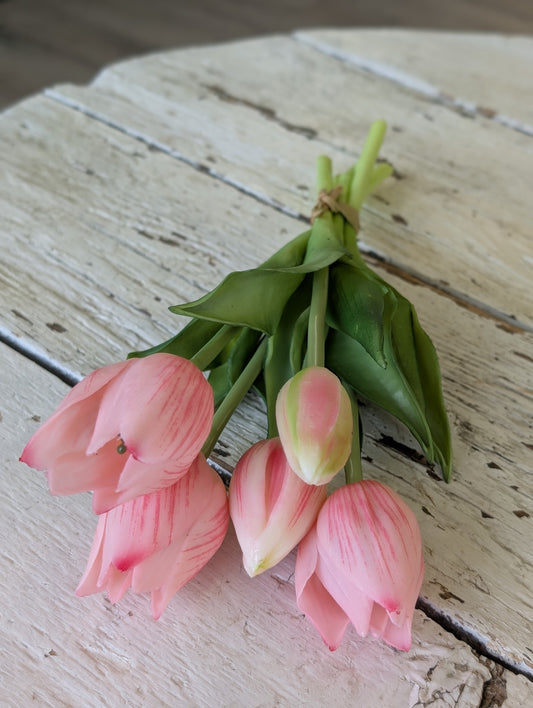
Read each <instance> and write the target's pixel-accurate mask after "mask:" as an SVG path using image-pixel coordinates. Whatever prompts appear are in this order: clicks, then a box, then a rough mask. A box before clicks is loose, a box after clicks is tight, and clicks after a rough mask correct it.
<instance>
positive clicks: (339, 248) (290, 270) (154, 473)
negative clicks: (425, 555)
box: [21, 121, 452, 649]
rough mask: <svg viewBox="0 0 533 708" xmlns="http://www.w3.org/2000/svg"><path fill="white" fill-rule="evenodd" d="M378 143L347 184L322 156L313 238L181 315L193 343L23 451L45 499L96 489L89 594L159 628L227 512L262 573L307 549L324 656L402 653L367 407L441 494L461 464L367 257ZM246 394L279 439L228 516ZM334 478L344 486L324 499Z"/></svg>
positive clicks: (174, 348)
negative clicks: (361, 245) (147, 611)
mask: <svg viewBox="0 0 533 708" xmlns="http://www.w3.org/2000/svg"><path fill="white" fill-rule="evenodd" d="M384 135H385V123H384V122H383V121H377V122H376V123H374V124H373V125H372V127H371V129H370V132H369V135H368V137H367V140H366V142H365V144H364V147H363V150H362V152H361V155H360V157H359V159H358V161H357V162H356V164H355V165H354V166H353V167H351V168H350V169H349V170H347V171H346V172H344V173H342V174H340V175H334V174H333V171H332V165H331V160H330V159H329V158H328V157H326V156H321V157H319V158H318V160H317V194H318V197H317V202H316V204H315V207H314V208H313V211H312V217H311V224H310V227H309V228H308V229H307V230H306V231H304V232H303V233H302V234H300V235H299V236H297V237H296V238H294V239H293V240H292V241H290V242H289V243H288V244H286V245H285V246H283V247H282V248H281V249H279V250H278V251H277V252H276V253H275V254H274V255H273V256H271V257H270V258H269V259H268V260H267V261H265V262H264V263H263V264H261V265H260V266H258V267H257V268H253V269H250V270H245V271H238V272H234V273H230V275H228V276H227V277H226V278H225V279H224V280H223V281H222V282H221V283H220V284H219V285H218V286H217V287H216V288H215V289H214V290H212V291H211V292H210V293H208V294H207V295H204V296H203V297H202V298H200V299H199V300H196V301H194V302H190V303H186V304H182V305H175V306H172V307H171V308H170V309H171V311H173V312H175V313H179V314H182V315H186V316H188V317H190V318H191V321H190V322H189V324H188V325H187V326H186V327H184V328H183V329H182V330H181V331H180V332H179V333H178V334H177V335H176V336H175V337H173V338H172V339H170V340H168V341H166V342H163V343H162V344H159V345H157V346H156V347H153V348H152V349H149V350H146V351H143V352H134V353H132V354H130V358H129V361H127V362H122V363H119V364H114V365H111V366H109V367H104V368H103V369H100V370H98V371H96V372H93V374H91V375H90V376H89V377H87V379H86V380H84V381H82V382H80V384H78V385H77V386H76V387H75V388H74V389H73V391H72V392H71V393H70V394H69V395H68V396H67V397H66V399H65V401H64V402H63V403H62V404H61V405H60V406H59V408H58V410H57V411H56V413H55V414H54V415H53V416H52V418H50V420H49V421H47V422H46V423H45V424H44V425H43V426H42V428H41V429H40V430H38V431H37V432H36V433H35V435H34V436H33V438H32V439H31V440H30V442H29V443H28V445H27V446H26V448H25V450H24V452H23V454H22V457H21V459H22V460H23V461H24V462H26V463H27V464H29V465H32V466H34V467H37V468H39V469H44V470H46V472H47V476H48V480H49V486H50V490H51V491H52V492H53V493H57V494H70V493H74V492H77V491H84V490H94V510H95V512H96V513H97V514H100V522H99V525H98V530H97V534H96V537H95V541H94V544H93V550H92V552H91V557H90V560H89V565H88V567H87V570H86V573H85V575H84V578H83V580H82V583H81V585H80V588H79V593H80V594H89V593H93V592H97V591H100V590H104V589H107V591H108V594H109V595H110V598H111V599H112V601H115V600H117V599H118V598H119V597H121V595H122V594H123V592H124V591H125V590H126V589H127V588H128V587H129V586H131V587H132V588H133V590H135V591H139V592H142V591H147V590H150V591H151V592H152V601H153V612H154V616H159V614H160V613H161V611H162V609H163V608H164V607H165V606H166V604H167V602H168V600H169V599H170V597H171V595H172V594H173V593H174V592H176V590H178V589H179V588H180V587H181V586H182V585H183V584H184V583H185V582H187V581H188V580H189V579H190V578H191V577H192V576H193V575H194V574H195V573H196V572H198V570H200V568H201V567H202V566H203V565H204V564H205V563H206V562H207V561H208V560H209V558H210V557H211V556H212V555H213V553H214V552H215V551H216V550H217V548H218V547H219V545H220V543H221V542H222V539H223V537H224V533H225V529H226V527H227V522H228V516H229V514H230V513H231V516H232V518H233V522H234V525H235V528H236V530H237V536H238V538H239V542H240V544H241V547H242V549H243V553H244V565H245V568H246V570H247V571H248V572H249V573H250V574H251V575H256V574H258V573H260V572H262V571H263V570H265V569H266V568H268V567H271V566H272V565H273V564H275V563H277V562H278V561H279V560H280V559H281V558H282V557H284V556H285V555H286V554H287V553H289V552H290V551H291V550H292V548H294V547H295V546H296V545H297V544H298V543H300V542H301V545H300V550H299V554H298V562H297V567H296V586H297V587H296V590H297V601H298V603H299V606H300V608H301V609H302V610H303V611H304V612H306V614H308V615H309V616H310V619H311V620H312V622H313V623H314V624H315V625H316V626H317V628H318V629H319V631H320V633H321V634H322V636H323V638H324V641H325V642H326V643H327V644H328V645H329V646H330V647H331V648H335V647H336V646H337V645H338V643H339V642H340V640H341V638H342V636H343V634H344V630H345V628H346V626H347V624H348V623H349V622H352V623H353V625H354V626H355V628H356V630H357V631H358V632H359V633H360V634H363V635H365V634H366V633H367V632H369V631H370V632H371V633H372V634H375V635H376V636H380V637H382V638H383V639H384V640H385V641H387V642H389V643H391V644H392V645H393V646H396V647H398V648H402V649H407V648H408V647H409V645H410V641H411V639H410V637H411V619H412V615H413V609H414V603H415V602H416V596H417V594H418V591H419V589H420V585H421V582H422V575H423V560H422V555H421V553H422V551H421V540H420V532H419V529H418V525H417V523H416V519H415V518H414V516H413V515H412V512H410V510H409V509H408V508H407V507H406V506H405V504H404V503H403V502H402V501H401V499H399V497H398V496H397V495H396V494H395V493H394V492H392V490H388V489H387V488H386V487H385V486H384V485H381V484H379V483H377V482H371V481H362V477H363V470H362V465H361V435H362V429H361V424H360V418H359V412H358V398H363V399H365V400H369V401H371V402H373V403H374V404H376V405H377V406H379V407H381V408H383V409H385V410H386V411H388V412H389V413H390V414H392V415H394V416H396V417H397V418H398V419H399V420H400V421H401V422H402V423H404V424H405V425H406V426H407V428H408V429H409V430H410V431H411V433H412V435H413V436H414V437H415V438H416V440H417V441H418V443H419V444H420V446H421V448H422V450H423V452H424V454H425V456H426V458H427V460H428V461H429V462H435V463H437V464H439V465H440V467H441V469H442V474H443V476H444V479H445V480H447V481H448V480H449V478H450V474H451V467H452V460H451V445H450V431H449V425H448V420H447V416H446V412H445V409H444V405H443V398H442V391H441V382H440V372H439V366H438V361H437V356H436V353H435V350H434V348H433V345H432V343H431V341H430V339H429V337H428V335H427V334H426V333H425V331H424V330H423V329H422V327H421V325H420V323H419V321H418V318H417V315H416V312H415V310H414V307H413V306H412V304H411V303H410V302H409V301H408V300H406V299H405V298H404V297H403V296H402V295H400V293H399V292H398V291H397V290H396V289H395V288H393V287H392V286H391V285H389V284H388V283H387V282H385V281H384V280H383V279H382V278H381V277H380V276H379V275H378V274H377V273H375V272H374V271H373V270H371V269H370V268H369V267H368V265H367V264H366V263H365V261H364V260H363V258H362V256H361V254H360V252H359V249H358V243H357V234H358V231H359V223H360V211H361V207H362V205H363V202H364V200H365V199H366V198H367V196H368V195H369V194H370V192H371V191H372V190H373V189H375V188H376V187H377V186H378V185H379V184H380V183H381V182H382V181H383V180H384V179H385V178H387V177H388V176H390V174H391V173H392V168H391V167H390V165H388V164H387V163H386V162H378V161H377V160H378V153H379V149H380V147H381V143H382V141H383V138H384ZM142 362H144V363H142ZM200 372H209V373H208V377H207V381H206V380H205V378H204V377H203V376H202V374H201V373H200ZM252 387H253V388H255V389H256V390H257V391H259V392H260V394H261V395H262V396H263V397H264V399H265V401H266V408H267V417H268V439H267V440H266V441H259V442H258V443H256V445H254V446H253V447H252V448H251V449H250V450H248V452H247V453H246V454H245V455H244V457H243V458H242V459H241V461H240V462H239V464H238V465H237V468H236V470H235V474H234V477H233V479H232V482H231V485H230V490H229V505H228V500H227V498H226V495H225V493H222V492H221V487H220V485H221V482H220V480H218V483H217V480H216V479H214V478H213V477H212V475H210V474H209V472H208V467H207V465H206V462H205V458H206V457H208V456H209V454H210V453H211V451H212V450H213V447H214V445H215V443H216V441H217V440H218V438H219V436H220V434H221V432H222V430H223V429H224V427H225V426H226V424H227V423H228V421H229V419H230V418H231V416H232V414H233V412H234V411H235V409H236V408H237V406H238V405H239V403H240V402H241V400H242V399H243V397H244V396H245V395H246V393H247V392H248V391H249V390H250V389H251V388H252ZM143 401H145V402H146V404H142V402H143ZM139 402H141V405H138V403H139ZM341 470H344V474H345V479H346V486H345V487H342V488H341V489H338V490H337V491H336V492H334V493H333V494H332V495H331V496H330V497H329V498H326V497H327V484H328V482H329V481H330V480H331V479H333V478H334V477H335V476H336V475H337V473H338V472H340V471H341ZM193 490H194V494H193ZM202 495H207V496H208V497H209V500H211V503H210V504H206V503H204V501H202V498H203V497H202ZM177 509H179V510H180V511H179V513H176V511H175V510H177ZM365 509H366V510H367V511H365ZM372 519H373V521H371V520H372ZM147 524H148V526H149V525H150V524H152V525H153V529H152V531H153V532H151V531H150V528H148V527H147ZM184 538H193V539H194V544H193V545H191V546H190V547H189V546H188V545H187V544H185V545H183V541H182V539H184ZM202 539H203V540H202ZM382 547H387V548H389V549H394V548H397V549H401V548H403V549H406V548H408V549H409V551H408V552H406V553H405V554H404V555H402V554H401V553H395V552H390V553H383V552H382V551H381V550H380V549H381V548H382ZM136 549H137V550H136ZM347 559H348V560H347ZM349 597H351V598H352V600H349V599H348V598H349ZM354 597H357V598H358V599H357V602H354V601H353V598H354Z"/></svg>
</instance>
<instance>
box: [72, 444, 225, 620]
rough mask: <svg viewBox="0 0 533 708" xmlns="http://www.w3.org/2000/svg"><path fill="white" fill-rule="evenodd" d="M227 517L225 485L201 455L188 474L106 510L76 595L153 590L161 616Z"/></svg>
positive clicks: (215, 544) (220, 535)
mask: <svg viewBox="0 0 533 708" xmlns="http://www.w3.org/2000/svg"><path fill="white" fill-rule="evenodd" d="M228 522H229V511H228V500H227V495H226V488H225V487H224V484H223V482H222V480H221V479H220V477H219V476H218V475H217V473H216V472H215V471H214V470H213V469H212V468H211V467H210V466H209V465H208V464H207V462H206V460H205V457H204V456H203V455H202V454H200V455H198V457H197V458H196V460H195V461H194V462H193V464H192V466H191V468H190V470H189V472H188V474H186V475H185V476H184V477H182V478H181V479H180V480H178V482H176V483H175V484H173V485H171V486H167V487H165V488H164V489H160V490H159V491H157V492H153V493H152V494H146V495H144V496H141V497H137V498H135V499H133V500H132V501H129V502H126V503H125V504H121V505H120V506H117V507H115V508H114V509H112V510H111V511H108V512H107V513H104V514H102V515H101V516H100V518H99V519H98V526H97V529H96V535H95V538H94V542H93V546H92V549H91V553H90V556H89V561H88V564H87V569H86V571H85V574H84V575H83V577H82V579H81V581H80V584H79V586H78V588H77V590H76V594H77V595H80V596H82V597H83V596H85V595H91V594H93V593H97V592H101V591H104V590H107V594H108V597H109V599H110V601H111V602H112V603H115V602H117V601H118V600H119V599H120V598H121V597H122V596H123V595H124V593H125V592H126V590H127V589H128V588H129V587H131V588H132V589H133V591H134V592H138V593H142V592H149V591H151V593H152V614H153V616H154V619H158V618H159V617H160V616H161V613H162V612H163V610H164V609H165V607H166V606H167V604H168V602H169V600H170V599H171V597H172V596H173V595H174V594H175V593H176V592H177V591H178V590H179V589H180V588H181V587H183V585H185V583H187V582H188V581H189V580H190V579H191V578H192V577H193V576H194V575H196V573H198V571H199V570H200V569H201V568H203V566H204V565H205V564H206V563H207V561H208V560H209V559H210V558H211V557H212V556H213V555H214V554H215V552H216V551H217V550H218V548H219V547H220V545H221V543H222V541H223V539H224V536H225V534H226V530H227V527H228Z"/></svg>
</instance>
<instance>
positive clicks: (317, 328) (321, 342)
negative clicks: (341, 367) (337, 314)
mask: <svg viewBox="0 0 533 708" xmlns="http://www.w3.org/2000/svg"><path fill="white" fill-rule="evenodd" d="M328 280H329V269H328V268H322V269H321V270H317V271H316V272H315V274H314V275H313V292H312V294H311V306H310V308H309V325H308V329H307V358H306V361H307V366H324V362H325V357H326V353H325V343H326V309H327V305H328Z"/></svg>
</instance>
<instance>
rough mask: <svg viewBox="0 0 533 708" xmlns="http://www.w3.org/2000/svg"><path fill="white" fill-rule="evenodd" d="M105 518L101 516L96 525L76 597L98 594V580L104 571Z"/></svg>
mask: <svg viewBox="0 0 533 708" xmlns="http://www.w3.org/2000/svg"><path fill="white" fill-rule="evenodd" d="M105 521H106V520H105V516H100V517H99V519H98V524H97V525H96V533H95V535H94V540H93V544H92V547H91V551H90V553H89V560H88V561H87V567H86V568H85V572H84V574H83V576H82V578H81V580H80V583H79V585H78V587H77V589H76V595H79V596H80V597H84V596H85V595H91V594H92V593H95V592H98V591H99V590H100V588H99V587H98V578H99V576H100V573H101V570H102V546H103V540H104V534H105Z"/></svg>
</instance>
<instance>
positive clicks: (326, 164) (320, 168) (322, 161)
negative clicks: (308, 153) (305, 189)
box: [316, 155, 333, 192]
mask: <svg viewBox="0 0 533 708" xmlns="http://www.w3.org/2000/svg"><path fill="white" fill-rule="evenodd" d="M316 189H317V192H320V191H321V190H322V189H325V190H326V191H328V192H329V190H330V189H333V171H332V166H331V158H329V157H328V156H327V155H319V156H318V157H317V159H316Z"/></svg>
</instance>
